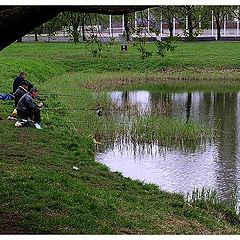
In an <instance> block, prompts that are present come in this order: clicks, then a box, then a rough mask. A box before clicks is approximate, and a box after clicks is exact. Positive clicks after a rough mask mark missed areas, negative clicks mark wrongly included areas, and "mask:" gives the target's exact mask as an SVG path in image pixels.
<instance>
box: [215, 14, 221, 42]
mask: <svg viewBox="0 0 240 240" xmlns="http://www.w3.org/2000/svg"><path fill="white" fill-rule="evenodd" d="M216 25H217V41H220V40H221V23H220V19H219V17H216Z"/></svg>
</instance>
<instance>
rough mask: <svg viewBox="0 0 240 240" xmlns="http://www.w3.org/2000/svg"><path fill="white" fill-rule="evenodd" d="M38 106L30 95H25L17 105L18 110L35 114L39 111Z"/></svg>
mask: <svg viewBox="0 0 240 240" xmlns="http://www.w3.org/2000/svg"><path fill="white" fill-rule="evenodd" d="M37 109H38V107H37V105H36V104H35V103H34V102H33V99H32V96H31V94H30V93H25V94H24V95H23V96H22V97H21V98H20V100H19V101H18V104H17V110H20V111H23V112H33V111H35V110H37Z"/></svg>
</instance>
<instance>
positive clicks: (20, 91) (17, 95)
mask: <svg viewBox="0 0 240 240" xmlns="http://www.w3.org/2000/svg"><path fill="white" fill-rule="evenodd" d="M27 92H28V90H26V89H25V88H24V87H22V86H19V87H18V89H17V91H16V92H15V93H14V96H15V107H17V104H18V102H19V100H20V98H21V97H22V96H23V95H24V94H25V93H27Z"/></svg>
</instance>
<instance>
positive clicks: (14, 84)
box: [13, 76, 33, 93]
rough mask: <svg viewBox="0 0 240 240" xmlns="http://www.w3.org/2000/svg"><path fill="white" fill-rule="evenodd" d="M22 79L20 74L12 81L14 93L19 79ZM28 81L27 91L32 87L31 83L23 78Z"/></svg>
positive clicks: (18, 84) (19, 81)
mask: <svg viewBox="0 0 240 240" xmlns="http://www.w3.org/2000/svg"><path fill="white" fill-rule="evenodd" d="M23 80H24V79H23V78H21V77H20V76H18V77H17V78H16V79H15V80H14V81H13V93H15V92H16V91H17V89H18V87H19V86H20V83H21V81H23ZM24 81H26V82H27V83H28V91H30V90H31V89H32V88H33V85H32V84H31V83H30V82H29V81H27V80H24Z"/></svg>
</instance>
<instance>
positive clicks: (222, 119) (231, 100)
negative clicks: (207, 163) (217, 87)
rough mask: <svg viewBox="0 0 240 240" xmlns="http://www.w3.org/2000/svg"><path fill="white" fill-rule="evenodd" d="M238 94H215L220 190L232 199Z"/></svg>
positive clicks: (221, 193)
mask: <svg viewBox="0 0 240 240" xmlns="http://www.w3.org/2000/svg"><path fill="white" fill-rule="evenodd" d="M236 112H237V94H236V93H216V94H214V118H215V126H214V127H215V128H216V130H217V135H216V145H217V146H218V159H217V164H218V169H217V173H216V178H217V184H218V192H219V193H220V196H221V197H222V198H223V199H226V200H228V201H231V197H232V194H233V191H234V188H235V184H236V181H237V179H236V171H237V162H236V160H237V159H236V153H237V141H236V140H237V131H236V129H237V117H236Z"/></svg>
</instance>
